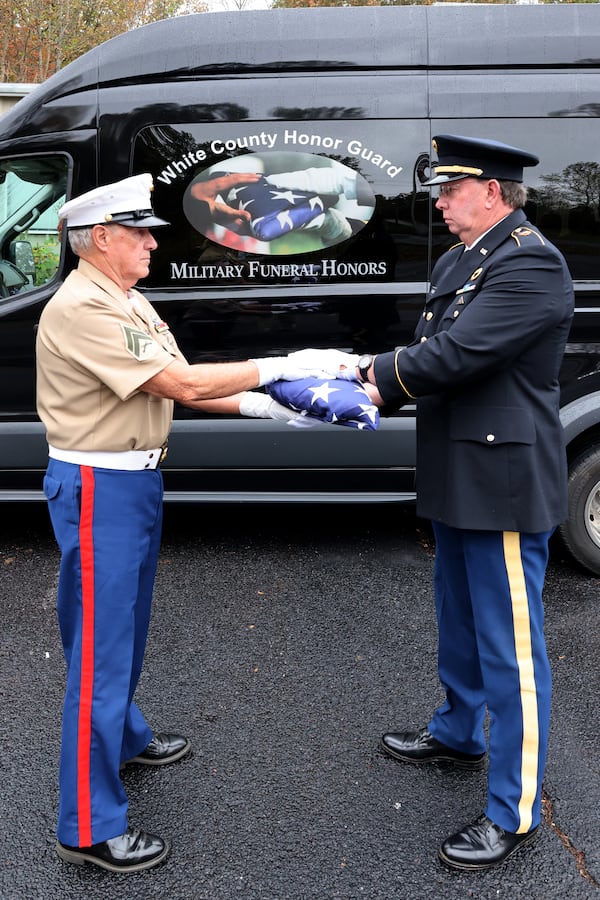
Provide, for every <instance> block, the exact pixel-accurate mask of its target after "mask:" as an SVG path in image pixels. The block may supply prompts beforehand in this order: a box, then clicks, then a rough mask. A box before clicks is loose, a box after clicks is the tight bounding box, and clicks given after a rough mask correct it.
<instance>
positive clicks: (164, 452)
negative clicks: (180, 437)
mask: <svg viewBox="0 0 600 900" xmlns="http://www.w3.org/2000/svg"><path fill="white" fill-rule="evenodd" d="M168 449H169V445H168V444H163V446H162V447H161V448H160V450H161V453H160V456H159V459H158V465H159V466H160V464H161V463H163V462H164V461H165V459H166V458H167V451H168Z"/></svg>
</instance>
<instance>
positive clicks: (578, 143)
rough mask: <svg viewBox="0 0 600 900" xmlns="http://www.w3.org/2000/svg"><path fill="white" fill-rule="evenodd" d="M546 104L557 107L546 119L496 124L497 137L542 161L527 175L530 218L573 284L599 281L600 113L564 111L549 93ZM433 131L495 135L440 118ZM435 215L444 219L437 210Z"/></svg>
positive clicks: (486, 127) (477, 123) (483, 125)
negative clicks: (559, 254) (559, 256)
mask: <svg viewBox="0 0 600 900" xmlns="http://www.w3.org/2000/svg"><path fill="white" fill-rule="evenodd" d="M567 77H568V73H565V74H564V75H563V78H565V79H566V78H567ZM487 79H488V80H489V81H490V82H491V81H492V79H495V76H491V75H490V76H487ZM557 79H558V76H555V80H557ZM495 80H496V82H497V79H495ZM484 83H485V82H484ZM503 89H504V88H502V90H503ZM482 91H483V87H482ZM557 93H558V88H557ZM487 102H488V107H489V108H493V105H494V104H493V102H492V100H491V99H489V97H488V101H487ZM545 102H546V103H550V102H552V103H553V104H557V105H556V106H554V105H553V108H552V109H551V110H550V112H549V113H547V114H546V117H543V116H542V114H540V118H537V119H531V118H529V119H520V118H514V119H496V120H495V121H494V129H495V131H494V134H496V135H498V136H499V139H500V140H502V141H505V142H506V143H507V144H513V145H514V146H517V147H521V146H524V147H528V148H529V149H531V150H532V151H533V152H534V153H537V155H538V156H539V157H540V163H539V165H538V166H536V167H535V168H533V169H526V170H525V183H526V185H527V188H528V201H527V205H526V207H525V212H526V214H527V217H528V218H529V220H530V221H531V222H532V224H533V225H536V226H537V227H538V228H539V229H540V231H542V232H543V234H544V236H545V237H546V238H547V239H548V240H550V241H552V243H553V244H555V245H556V246H557V247H558V249H559V250H560V251H561V252H562V254H563V255H564V257H565V259H566V261H567V264H568V266H569V270H570V272H571V275H572V276H573V279H574V280H575V281H596V282H597V281H598V259H599V256H600V147H599V144H598V140H597V131H598V118H597V114H596V113H595V112H589V113H586V111H585V110H582V109H581V108H574V109H571V108H569V107H568V106H564V107H561V106H560V105H559V101H557V100H556V99H555V98H554V97H553V96H552V95H550V94H549V92H547V96H546V101H545ZM433 127H434V129H435V131H434V133H435V132H438V133H444V132H455V133H458V134H471V135H473V137H481V138H487V137H489V136H490V133H491V128H490V123H489V122H488V121H485V120H481V119H479V120H476V119H474V120H470V121H469V122H465V121H462V120H460V121H459V122H458V123H457V122H456V121H452V120H449V119H440V120H436V121H434V123H433ZM434 194H437V191H434ZM434 216H435V217H436V219H441V217H440V216H439V213H437V211H436V212H435V213H434ZM434 235H435V231H434ZM443 249H444V248H443V247H442V248H440V249H439V251H438V252H437V253H435V241H434V254H435V255H439V253H440V252H443Z"/></svg>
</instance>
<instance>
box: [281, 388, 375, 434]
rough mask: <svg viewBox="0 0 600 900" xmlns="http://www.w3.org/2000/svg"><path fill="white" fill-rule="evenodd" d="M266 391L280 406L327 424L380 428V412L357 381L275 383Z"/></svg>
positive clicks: (368, 429) (371, 429) (368, 428)
mask: <svg viewBox="0 0 600 900" xmlns="http://www.w3.org/2000/svg"><path fill="white" fill-rule="evenodd" d="M266 389H267V392H268V393H269V394H270V395H271V397H273V398H274V399H275V400H277V402H278V403H282V404H283V405H284V406H288V407H289V408H290V409H293V410H295V411H296V412H303V413H305V414H306V415H307V416H312V417H315V418H317V419H321V420H322V421H324V422H331V423H332V424H335V425H348V426H349V427H350V428H359V429H361V430H367V431H375V430H376V429H377V427H378V425H379V410H378V409H377V407H376V406H375V405H374V404H373V403H372V401H371V398H370V397H369V395H368V394H367V392H366V391H365V389H364V388H363V387H361V385H360V384H358V382H356V381H344V380H342V379H340V378H330V379H327V380H324V379H322V378H301V379H299V380H298V381H274V382H273V383H272V384H269V385H267V388H266Z"/></svg>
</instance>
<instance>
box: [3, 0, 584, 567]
mask: <svg viewBox="0 0 600 900" xmlns="http://www.w3.org/2000/svg"><path fill="white" fill-rule="evenodd" d="M149 48H151V49H152V52H149ZM599 118H600V17H599V16H598V13H597V9H596V8H595V6H594V5H592V4H590V5H586V4H569V5H518V6H517V5H498V4H489V5H486V4H480V5H477V4H474V5H469V4H449V5H441V6H436V5H433V6H404V7H352V8H315V9H293V10H266V11H261V12H249V11H248V12H243V13H240V12H235V13H216V14H202V15H192V16H181V17H175V18H172V19H169V20H165V21H162V22H158V23H154V24H152V25H148V26H145V27H144V28H140V29H137V30H135V31H132V32H129V33H127V34H124V35H120V36H119V37H116V38H114V39H112V40H110V41H107V42H106V43H105V44H102V45H100V46H99V47H97V48H95V49H94V50H92V51H90V52H89V53H87V54H85V55H84V56H82V57H81V58H80V59H78V60H76V61H75V62H73V63H71V64H70V65H68V66H66V67H65V68H64V69H63V70H62V71H61V72H59V73H57V74H56V75H55V76H53V77H52V78H50V79H48V80H47V81H46V82H45V83H44V84H42V85H40V86H39V87H37V88H36V89H35V90H34V91H32V92H31V94H29V95H28V96H27V97H25V98H24V99H23V100H21V101H20V102H19V103H18V104H17V105H16V106H15V107H14V108H13V109H12V110H11V111H10V112H9V113H7V114H6V115H4V116H3V118H2V119H1V120H0V173H4V174H3V175H2V177H3V178H4V177H8V178H9V179H10V178H15V179H17V180H20V181H21V188H23V185H25V186H26V187H27V186H29V190H30V192H31V193H32V194H35V190H34V187H35V185H36V179H37V180H38V181H39V183H40V185H41V188H40V189H41V190H42V193H43V195H44V197H45V199H44V200H43V203H44V204H45V207H44V208H47V210H48V211H49V212H51V211H52V208H53V207H52V206H51V205H50V204H51V202H52V203H54V202H55V201H57V197H58V193H59V192H60V191H61V190H62V191H63V193H64V195H66V196H67V197H70V196H73V195H76V194H79V193H81V192H83V191H86V190H89V189H90V188H92V187H95V186H96V185H97V184H102V183H107V182H110V181H114V180H118V179H120V178H124V177H126V176H128V175H130V174H132V173H136V172H140V171H150V172H151V173H152V174H153V177H154V180H155V195H154V199H155V203H154V205H155V208H156V210H157V213H158V214H159V215H162V216H163V217H164V218H166V219H167V220H169V221H171V222H173V227H172V229H164V230H163V231H162V232H161V234H160V236H159V248H158V250H157V251H156V252H155V255H154V257H153V265H152V269H151V273H150V276H149V278H148V279H147V280H146V282H145V283H143V284H142V285H140V287H141V289H142V290H144V292H145V293H146V294H147V296H148V298H149V299H150V301H151V302H152V303H153V304H154V305H155V306H156V308H157V309H158V311H159V314H160V315H161V316H162V317H163V318H164V319H165V321H167V322H169V324H170V326H171V328H172V329H173V331H174V333H175V336H176V338H177V340H178V342H179V344H180V346H181V348H182V350H183V351H184V353H185V354H186V356H187V357H188V359H189V360H190V362H200V361H203V360H204V361H207V360H215V359H219V360H229V359H240V358H247V357H252V356H264V355H271V354H273V355H279V354H284V353H287V352H289V351H291V350H294V349H298V348H301V347H306V346H321V347H327V346H336V347H339V348H340V349H344V350H349V351H353V352H367V351H371V352H380V351H385V350H389V349H391V348H393V347H395V346H398V345H402V344H405V343H408V342H409V341H410V340H411V339H412V335H413V331H414V328H415V324H416V322H417V319H418V316H419V315H420V313H421V309H422V305H423V300H424V296H425V292H426V289H427V283H428V277H429V273H430V271H431V266H432V264H433V262H434V261H435V259H436V258H437V257H438V256H439V255H440V254H441V253H442V252H443V251H444V250H445V249H447V247H448V246H450V244H451V243H452V242H453V238H452V236H451V235H449V234H448V232H447V229H446V227H445V226H444V224H443V222H442V221H441V218H440V216H439V213H438V212H437V211H436V210H435V207H434V200H435V196H434V197H433V198H432V197H431V194H430V192H429V190H428V189H425V188H421V182H422V181H423V180H425V178H426V175H427V171H428V166H429V159H428V157H429V151H430V147H431V138H432V136H433V135H434V134H436V133H438V132H455V133H465V134H472V135H474V136H483V137H491V138H496V139H500V140H506V141H507V142H508V143H512V144H517V145H521V146H524V147H526V148H527V149H530V150H532V151H533V152H535V153H537V154H538V155H539V157H540V160H541V162H540V165H539V166H538V167H536V168H535V170H532V172H531V182H530V183H529V187H530V203H529V204H528V208H527V213H528V215H529V217H530V218H531V219H532V221H533V222H534V223H535V224H537V225H539V227H540V228H541V230H542V231H543V232H544V233H545V234H546V235H547V236H548V237H549V238H550V239H551V240H553V241H554V242H555V243H556V244H557V245H558V246H559V247H560V249H561V250H562V251H563V252H564V254H565V256H566V258H567V261H568V263H569V266H570V268H571V272H572V274H573V278H574V281H575V288H576V315H575V319H574V324H573V330H572V333H571V336H570V342H569V346H568V348H567V353H566V356H565V361H564V365H563V369H562V372H561V387H562V400H563V418H564V423H565V435H566V437H567V442H568V453H569V458H570V460H571V463H572V464H573V467H574V469H575V465H577V466H579V470H580V469H581V466H582V459H583V463H584V465H583V468H584V469H585V472H586V476H585V477H586V478H587V479H588V482H589V483H590V485H591V486H590V487H589V489H588V488H586V490H585V491H584V496H582V498H581V500H580V501H578V504H576V506H577V510H576V511H575V512H574V513H573V516H574V520H573V522H571V523H570V527H571V532H572V534H575V533H576V532H577V529H579V532H580V536H579V537H577V536H576V537H575V538H573V540H572V541H571V544H573V542H574V543H575V546H570V547H569V549H570V550H571V552H573V554H574V555H575V557H576V558H578V559H579V561H580V562H582V563H583V564H584V565H586V566H587V567H588V568H590V569H592V570H595V571H598V572H600V453H599V462H598V469H597V473H598V477H597V485H596V483H595V481H594V477H595V474H594V473H595V472H596V468H595V467H596V463H595V453H596V452H597V451H598V448H600V403H599V402H598V398H599V396H600V318H599V317H600V209H599V200H598V191H599V189H600V187H599V186H600V127H599V125H598V121H599ZM252 141H254V142H255V145H254V146H251V142H252ZM269 141H271V142H272V145H273V146H270V145H269ZM256 144H259V145H260V146H259V147H258V148H257V146H256ZM46 157H47V159H48V167H47V171H48V173H49V174H48V177H47V178H45V171H46V169H45V168H44V165H43V164H42V160H43V159H44V158H46ZM246 160H258V161H259V162H260V163H261V164H264V165H265V166H267V167H268V166H269V165H271V164H273V162H275V163H276V164H277V165H276V170H277V172H279V171H280V170H283V169H285V168H286V165H291V162H290V161H292V162H293V161H294V160H302V163H301V165H300V170H301V171H302V172H303V173H304V172H305V171H306V169H307V168H308V169H311V170H312V169H313V168H315V167H316V168H319V167H327V166H331V167H332V168H333V170H334V171H335V172H337V173H342V175H343V176H344V177H346V176H348V175H350V176H354V175H356V177H357V180H358V179H359V178H362V179H363V180H364V181H366V182H367V183H368V185H369V188H370V189H371V191H372V198H373V199H372V201H371V205H370V206H368V207H365V206H361V207H360V214H359V215H358V218H354V219H353V218H352V216H350V218H349V221H350V222H351V225H352V229H351V231H352V234H351V236H350V237H347V238H343V239H342V238H340V239H338V238H336V239H335V240H334V241H333V242H332V243H330V244H329V245H327V244H326V245H325V246H324V248H322V247H321V246H320V245H317V244H310V246H308V249H306V248H304V245H302V244H298V245H297V246H293V247H291V248H290V247H287V248H286V247H285V242H284V245H283V247H284V249H281V246H280V245H278V244H277V241H275V242H273V244H272V245H269V247H267V246H266V245H265V244H264V243H263V244H262V245H261V246H260V247H259V249H251V250H250V251H248V246H249V245H244V246H243V247H242V248H241V250H240V247H239V246H237V245H236V243H235V241H233V240H232V236H231V235H226V237H225V238H223V237H222V236H221V237H219V235H218V234H217V235H216V236H215V234H216V233H215V231H214V229H213V231H207V232H206V233H205V232H204V231H203V229H202V226H198V224H197V223H195V222H193V221H192V220H191V219H190V218H189V213H188V212H186V211H185V210H186V202H188V203H189V201H187V200H186V197H187V196H188V192H189V184H190V183H191V180H192V179H196V178H202V177H204V176H205V175H206V173H209V174H210V173H212V172H216V171H218V170H219V167H220V166H221V165H222V167H223V169H224V170H229V167H235V166H236V165H237V166H238V169H237V171H243V169H240V168H239V166H243V165H244V161H246ZM35 166H39V171H40V173H41V174H39V176H38V175H36V174H31V173H32V171H33V169H34V168H35ZM328 171H329V169H328ZM53 172H56V175H54V174H52V173H53ZM6 173H8V174H6ZM44 181H47V183H45V184H42V182H44ZM3 184H4V182H2V181H0V201H1V199H2V191H3ZM55 195H56V196H55ZM39 212H43V208H42V206H39V209H38V207H37V206H36V207H35V208H34V212H32V214H31V228H29V224H30V223H29V220H28V218H27V215H22V216H21V215H20V214H19V213H15V215H14V217H13V219H12V220H11V219H10V217H8V218H7V221H6V222H5V223H4V224H2V223H1V222H0V275H2V274H3V273H4V274H5V275H6V277H7V278H8V280H9V281H10V279H11V278H13V279H16V280H15V281H13V283H12V287H11V286H10V285H9V287H8V289H7V291H6V293H7V296H2V294H1V293H0V323H1V327H0V396H1V397H2V400H1V401H0V500H1V499H41V497H42V494H41V478H42V473H43V470H44V468H45V462H46V444H45V439H44V434H43V429H42V426H41V424H40V423H39V421H38V419H37V416H36V413H35V373H34V358H33V352H34V337H35V325H36V322H37V319H38V317H39V314H40V311H41V309H42V307H43V304H44V303H45V302H46V301H47V300H48V298H49V297H50V296H51V295H52V293H53V292H54V291H55V290H56V288H57V287H58V285H59V284H60V281H61V279H62V278H64V276H65V275H66V274H67V272H68V271H69V269H70V268H71V267H72V266H74V265H75V264H76V260H75V259H74V257H73V255H72V253H71V252H70V251H69V249H68V247H67V245H66V242H65V241H64V240H63V241H62V242H58V239H57V237H56V234H54V237H53V236H52V234H50V233H49V231H48V227H47V226H45V227H44V228H42V227H41V223H42V221H43V217H42V219H39V218H38V217H39ZM0 218H1V216H0ZM37 226H39V227H37ZM51 230H52V228H50V231H51ZM23 232H25V238H26V241H25V249H26V247H27V242H28V241H33V243H34V248H33V249H34V250H35V251H36V253H37V252H41V251H39V248H38V247H37V245H36V242H41V243H42V250H44V252H50V251H52V250H53V247H52V240H54V241H55V246H54V256H53V257H52V259H53V260H54V262H53V267H54V268H53V269H52V267H51V268H50V269H44V271H43V274H42V275H40V276H39V277H38V274H36V276H35V278H34V276H33V275H30V276H29V283H28V284H26V285H25V286H24V287H22V286H21V282H18V278H19V277H20V276H19V274H18V271H19V268H18V266H17V267H16V270H15V268H14V264H15V259H16V256H15V254H16V252H17V250H16V249H15V247H17V245H18V244H19V242H20V240H21V235H22V233H23ZM48 240H49V241H50V251H48ZM298 248H300V249H298ZM21 250H22V248H21ZM34 255H35V254H34ZM50 255H51V256H52V252H50ZM36 258H37V257H36ZM42 258H43V254H42ZM37 264H38V263H37V262H36V265H37ZM0 282H1V279H0ZM588 463H589V464H588ZM414 465H415V436H414V409H413V408H412V407H405V408H403V409H401V410H399V411H394V412H392V411H388V410H386V411H384V412H383V415H382V420H381V424H380V426H379V429H378V430H377V432H375V433H372V432H369V433H366V432H361V431H357V430H354V429H350V428H343V427H338V426H331V425H325V424H322V425H321V424H319V425H316V426H314V427H313V428H311V429H306V430H303V431H300V430H298V429H294V428H291V427H289V426H287V425H285V424H283V423H279V422H273V421H264V420H258V421H257V420H252V419H241V418H228V417H218V416H213V417H211V416H207V415H200V414H195V413H192V412H190V411H189V410H184V409H179V408H178V409H177V410H176V419H175V422H174V425H173V432H172V437H171V441H170V447H169V454H168V457H167V460H166V463H165V464H164V466H163V471H164V476H165V487H166V497H167V499H178V500H189V501H194V500H199V499H204V500H211V501H213V500H214V501H219V502H229V501H233V502H239V501H240V500H260V501H263V502H271V501H272V502H278V501H282V500H283V501H288V500H290V499H292V500H294V501H297V502H315V501H318V502H326V501H332V502H344V501H352V502H357V501H361V500H365V501H378V502H385V501H394V502H396V501H404V500H412V499H414V474H415V473H414ZM590 473H591V474H590ZM586 484H587V482H586ZM575 493H576V492H575V491H574V495H575ZM596 507H598V509H596ZM575 519H577V522H575ZM567 527H569V523H567ZM578 541H579V544H580V546H577V543H578Z"/></svg>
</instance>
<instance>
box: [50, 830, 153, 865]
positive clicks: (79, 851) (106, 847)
mask: <svg viewBox="0 0 600 900" xmlns="http://www.w3.org/2000/svg"><path fill="white" fill-rule="evenodd" d="M169 849H170V847H169V845H168V844H167V842H166V841H163V839H162V838H160V837H157V835H155V834H148V832H147V831H141V830H140V829H139V828H131V826H129V828H128V829H127V831H126V832H125V833H124V834H120V835H118V837H114V838H109V840H108V841H101V842H100V843H99V844H92V846H91V847H69V846H68V845H67V844H61V842H60V841H57V842H56V852H57V853H58V855H59V856H60V858H61V859H64V861H65V862H70V863H75V865H77V866H82V865H83V864H84V863H86V862H89V863H94V865H96V866H100V867H101V868H102V869H109V870H110V871H111V872H139V871H140V870H141V869H150V868H152V866H157V865H158V864H159V863H161V862H162V861H163V859H166V858H167V855H168V853H169Z"/></svg>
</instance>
